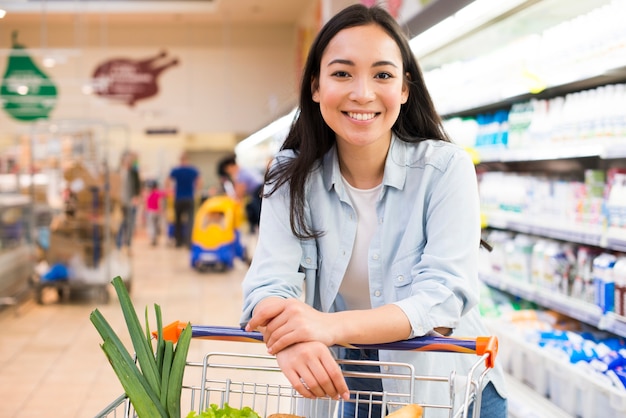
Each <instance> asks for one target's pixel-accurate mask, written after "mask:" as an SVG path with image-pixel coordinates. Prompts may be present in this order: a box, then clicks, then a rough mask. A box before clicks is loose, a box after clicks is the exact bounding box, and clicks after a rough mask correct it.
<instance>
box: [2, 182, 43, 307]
mask: <svg viewBox="0 0 626 418" xmlns="http://www.w3.org/2000/svg"><path fill="white" fill-rule="evenodd" d="M30 225H31V201H30V199H29V198H28V196H24V195H19V194H13V193H11V194H9V193H0V307H1V306H6V305H15V304H17V303H18V302H19V301H20V299H21V298H22V297H24V296H25V295H26V294H27V293H28V290H29V288H30V281H31V279H32V276H33V267H34V260H35V254H34V248H33V245H32V240H31V226H30Z"/></svg>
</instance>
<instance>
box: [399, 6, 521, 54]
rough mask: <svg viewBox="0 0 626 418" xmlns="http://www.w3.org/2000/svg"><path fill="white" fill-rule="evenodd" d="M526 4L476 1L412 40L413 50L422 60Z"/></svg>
mask: <svg viewBox="0 0 626 418" xmlns="http://www.w3.org/2000/svg"><path fill="white" fill-rule="evenodd" d="M526 2H528V0H475V1H473V2H472V3H470V4H468V5H467V6H465V7H464V8H462V9H461V10H459V11H458V12H456V13H455V14H453V15H452V16H450V17H448V18H446V19H444V20H442V21H441V22H439V23H438V24H436V25H435V26H433V27H431V28H430V29H428V30H426V31H424V32H422V33H420V34H419V35H418V36H416V37H415V38H413V39H411V42H410V45H411V50H412V51H413V53H414V54H415V55H416V56H417V57H418V58H422V57H423V56H424V55H427V54H429V53H430V52H433V51H435V50H437V49H438V48H441V47H443V46H444V45H446V44H448V43H450V42H452V41H454V40H455V39H458V38H460V37H461V36H463V35H465V34H467V33H469V32H470V31H472V30H474V29H476V28H478V27H479V26H481V25H484V24H485V23H487V22H489V21H490V20H492V19H494V18H496V17H498V16H501V15H502V14H504V13H506V12H507V11H509V10H511V9H513V8H515V7H517V6H519V5H521V4H523V3H526Z"/></svg>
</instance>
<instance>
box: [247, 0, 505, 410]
mask: <svg viewBox="0 0 626 418" xmlns="http://www.w3.org/2000/svg"><path fill="white" fill-rule="evenodd" d="M479 211H480V208H479V195H478V185H477V179H476V171H475V168H474V165H473V163H472V160H471V158H470V156H469V154H468V153H467V152H466V151H465V150H464V149H463V148H461V147H460V146H457V145H455V144H453V143H452V142H451V140H450V139H449V138H448V137H447V134H446V132H445V131H444V129H443V125H442V121H441V118H440V117H439V115H438V114H437V112H436V110H435V107H434V105H433V103H432V100H431V97H430V95H429V93H428V90H427V88H426V85H425V82H424V78H423V76H422V73H421V70H420V68H419V65H418V63H417V60H416V59H415V57H414V56H413V54H412V52H411V49H410V47H409V44H408V40H407V38H406V36H405V35H404V33H403V32H402V30H401V28H400V27H399V25H398V23H397V22H396V21H395V20H394V18H393V17H392V16H391V15H390V14H389V13H388V12H386V11H385V10H384V9H383V8H381V7H378V6H373V7H366V6H363V5H360V4H359V5H353V6H349V7H347V8H346V9H344V10H342V11H340V12H339V13H337V14H336V15H335V16H334V17H332V18H331V19H330V20H329V21H328V22H327V23H326V24H325V25H324V27H323V28H322V29H321V30H320V32H319V34H318V35H317V37H316V38H315V40H314V42H313V44H312V46H311V49H310V52H309V56H308V58H307V61H306V64H305V68H304V71H303V77H302V83H301V88H300V102H299V112H297V115H296V117H295V119H294V121H293V124H292V126H291V128H290V131H289V133H288V135H287V137H286V140H285V141H284V143H283V145H282V147H281V150H280V151H279V152H278V154H277V155H276V156H275V158H274V161H273V163H272V164H271V166H270V168H269V170H268V172H267V174H266V177H265V187H264V195H263V207H262V210H261V220H260V226H259V235H258V242H257V246H256V249H255V253H254V257H253V260H252V264H251V266H250V269H249V271H248V272H247V274H246V276H245V278H244V281H243V284H242V290H243V298H244V300H243V311H242V316H241V321H240V322H241V325H242V326H243V327H245V329H247V330H259V331H261V332H262V334H263V338H264V342H265V344H266V346H267V350H268V352H269V353H271V354H274V355H276V358H277V360H278V364H279V365H280V367H281V370H282V372H283V373H284V374H285V376H286V377H287V379H288V380H289V382H290V383H291V384H292V385H293V387H294V388H295V389H296V390H297V391H298V392H299V393H300V394H302V395H303V396H304V397H305V398H311V399H314V398H320V397H325V396H328V397H330V398H334V399H339V398H343V399H347V398H349V396H350V394H349V389H351V390H366V391H369V392H372V391H373V392H382V391H383V390H384V391H385V392H387V393H388V394H389V400H391V401H393V400H394V394H401V393H407V392H408V391H409V392H410V390H409V382H408V381H405V380H400V379H363V378H344V376H343V375H342V372H341V369H340V367H339V366H338V364H337V362H336V360H335V356H338V357H339V358H348V359H369V360H380V361H383V362H401V363H409V364H411V365H412V366H413V367H415V371H416V373H417V374H418V375H424V376H448V375H450V373H451V372H460V373H464V372H467V371H469V370H470V367H471V366H472V365H473V364H474V363H475V362H476V358H475V357H473V356H469V355H467V354H457V353H430V352H429V353H425V352H413V351H392V350H358V349H345V348H341V349H337V348H336V347H338V346H339V347H342V346H343V347H345V346H346V345H349V344H379V343H387V342H393V341H398V340H404V339H408V338H412V337H418V336H424V335H441V334H443V335H450V334H454V335H455V336H461V337H475V336H479V335H489V333H488V331H487V329H486V327H485V326H484V324H483V322H482V320H481V318H480V314H479V311H478V302H479V292H480V291H479V281H478V251H479V243H480V232H481V231H480V228H481V226H480V213H479ZM329 348H330V349H329ZM369 368H370V370H373V371H375V372H376V371H377V372H379V373H380V372H381V370H380V369H379V367H378V366H369ZM361 369H365V370H367V369H368V368H367V367H366V366H363V367H362V368H361ZM414 396H415V398H414V400H415V401H416V402H417V403H431V404H446V403H449V402H450V398H449V393H448V392H447V390H445V388H442V386H441V385H439V386H437V383H433V382H416V384H415V387H414ZM459 399H462V396H458V394H457V401H458V400H459ZM351 405H352V406H351ZM345 407H346V408H345V410H343V411H342V415H343V417H356V416H358V417H363V416H372V417H380V416H384V415H385V414H386V413H387V412H388V411H381V410H380V409H381V408H380V405H375V408H376V409H375V410H374V411H373V412H372V414H371V415H369V413H368V411H367V410H365V411H354V410H353V409H354V404H353V403H350V402H346V403H345ZM365 407H366V408H365V409H367V407H368V405H365ZM350 408H352V409H350ZM327 413H328V412H327V411H325V413H324V414H322V415H320V416H324V415H327ZM307 416H308V415H307ZM438 416H448V411H447V410H445V409H440V410H437V409H432V410H428V417H431V418H432V417H438ZM481 416H482V417H506V416H507V403H506V389H505V382H504V375H503V371H502V368H501V367H500V365H498V364H497V363H496V367H495V368H494V369H492V370H491V371H490V372H489V373H488V374H487V384H486V386H485V388H484V389H483V392H482V408H481Z"/></svg>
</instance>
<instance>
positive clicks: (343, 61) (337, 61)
mask: <svg viewBox="0 0 626 418" xmlns="http://www.w3.org/2000/svg"><path fill="white" fill-rule="evenodd" d="M333 64H344V65H354V62H353V61H350V60H347V59H342V58H337V59H334V60H332V61H330V62H329V63H328V66H331V65H333ZM385 65H391V66H392V67H396V68H398V66H397V65H396V64H395V63H393V62H392V61H376V62H375V63H374V64H372V67H382V66H385Z"/></svg>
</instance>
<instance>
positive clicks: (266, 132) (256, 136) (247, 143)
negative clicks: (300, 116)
mask: <svg viewBox="0 0 626 418" xmlns="http://www.w3.org/2000/svg"><path fill="white" fill-rule="evenodd" d="M296 111H297V109H294V110H292V111H291V112H289V114H287V115H285V116H283V117H281V118H279V119H276V120H275V121H274V122H272V123H270V124H269V125H267V126H266V127H264V128H262V129H260V130H258V131H256V132H255V133H253V134H252V135H250V136H249V137H247V138H246V139H244V140H243V141H241V142H240V143H239V144H237V146H236V147H235V151H236V152H237V151H241V150H243V149H245V148H251V147H253V146H255V145H258V144H260V143H262V142H265V141H267V140H269V139H274V138H275V136H276V135H278V134H280V133H281V132H285V134H286V133H287V130H288V129H289V127H290V126H291V124H292V122H293V119H294V117H295V115H296ZM282 139H283V140H284V138H282Z"/></svg>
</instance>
